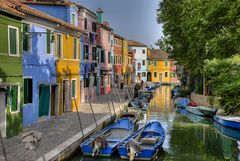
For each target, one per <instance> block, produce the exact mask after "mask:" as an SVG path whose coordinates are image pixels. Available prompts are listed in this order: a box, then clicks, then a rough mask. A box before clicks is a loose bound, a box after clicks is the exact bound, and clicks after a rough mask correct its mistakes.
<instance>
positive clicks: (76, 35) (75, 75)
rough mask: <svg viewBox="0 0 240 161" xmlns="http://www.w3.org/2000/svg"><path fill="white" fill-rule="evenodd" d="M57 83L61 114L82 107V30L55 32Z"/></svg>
mask: <svg viewBox="0 0 240 161" xmlns="http://www.w3.org/2000/svg"><path fill="white" fill-rule="evenodd" d="M55 42H56V43H55V55H56V72H57V83H58V84H59V85H60V97H59V98H60V103H59V104H60V107H59V108H60V109H59V114H60V115H61V114H62V113H63V112H67V111H76V105H75V102H74V98H75V100H76V104H77V106H78V108H79V107H80V32H79V31H77V32H76V30H75V32H73V31H72V32H67V33H66V32H57V33H56V34H55Z"/></svg>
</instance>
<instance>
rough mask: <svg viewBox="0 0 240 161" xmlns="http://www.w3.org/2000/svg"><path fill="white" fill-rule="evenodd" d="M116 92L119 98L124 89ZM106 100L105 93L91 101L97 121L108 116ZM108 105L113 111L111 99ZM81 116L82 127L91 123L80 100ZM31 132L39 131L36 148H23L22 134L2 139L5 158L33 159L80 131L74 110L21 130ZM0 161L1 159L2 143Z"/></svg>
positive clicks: (86, 106)
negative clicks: (118, 93)
mask: <svg viewBox="0 0 240 161" xmlns="http://www.w3.org/2000/svg"><path fill="white" fill-rule="evenodd" d="M119 92H120V95H121V97H122V98H124V96H125V91H124V90H119ZM111 95H112V97H113V100H114V106H115V110H116V111H119V105H120V102H119V100H118V98H117V97H116V95H115V94H114V93H113V92H112V94H111ZM107 100H108V96H107V95H102V96H98V97H96V100H95V101H93V103H92V106H93V110H94V113H95V116H96V120H100V119H102V118H103V117H105V116H107V115H109V113H110V112H109V108H108V103H107ZM110 105H111V111H112V113H113V107H112V104H111V102H110ZM80 118H81V122H82V126H83V129H86V128H88V127H89V126H90V125H92V124H93V123H94V119H93V115H92V113H91V108H90V105H89V103H81V106H80ZM31 131H37V132H40V133H42V136H41V140H40V141H39V142H38V145H37V147H36V149H35V150H25V148H24V147H25V144H24V143H22V142H21V141H22V137H21V134H20V135H19V136H15V137H12V138H10V139H6V138H4V144H5V147H6V153H7V156H8V161H35V160H37V159H38V158H40V157H42V156H44V154H46V153H48V152H50V151H51V150H52V149H54V148H56V147H57V146H58V145H60V144H62V143H63V142H65V141H66V140H68V139H70V138H71V137H73V136H75V135H76V134H81V132H80V126H79V120H78V116H77V113H76V112H67V113H64V114H63V115H62V116H53V117H51V119H50V120H47V121H43V122H40V123H37V124H34V125H32V126H30V127H27V128H25V129H24V131H23V133H25V132H31ZM0 161H4V158H3V152H2V149H1V146H0Z"/></svg>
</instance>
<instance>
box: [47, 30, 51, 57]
mask: <svg viewBox="0 0 240 161" xmlns="http://www.w3.org/2000/svg"><path fill="white" fill-rule="evenodd" d="M50 37H51V35H50V30H47V54H50V53H51V50H50Z"/></svg>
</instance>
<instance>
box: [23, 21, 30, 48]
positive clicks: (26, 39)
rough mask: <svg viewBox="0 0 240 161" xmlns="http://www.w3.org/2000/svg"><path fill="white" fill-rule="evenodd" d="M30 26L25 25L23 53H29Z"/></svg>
mask: <svg viewBox="0 0 240 161" xmlns="http://www.w3.org/2000/svg"><path fill="white" fill-rule="evenodd" d="M28 27H29V25H28V24H25V23H24V24H23V33H24V34H23V39H22V40H23V51H28V36H27V34H26V33H27V32H28Z"/></svg>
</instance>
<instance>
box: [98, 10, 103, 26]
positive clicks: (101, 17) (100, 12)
mask: <svg viewBox="0 0 240 161" xmlns="http://www.w3.org/2000/svg"><path fill="white" fill-rule="evenodd" d="M97 16H98V22H99V23H103V10H101V9H100V8H98V10H97Z"/></svg>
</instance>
